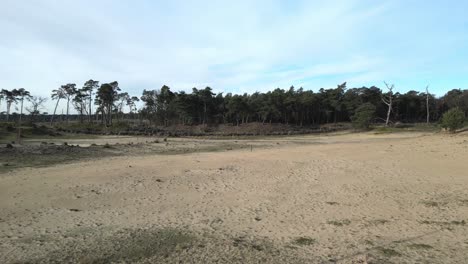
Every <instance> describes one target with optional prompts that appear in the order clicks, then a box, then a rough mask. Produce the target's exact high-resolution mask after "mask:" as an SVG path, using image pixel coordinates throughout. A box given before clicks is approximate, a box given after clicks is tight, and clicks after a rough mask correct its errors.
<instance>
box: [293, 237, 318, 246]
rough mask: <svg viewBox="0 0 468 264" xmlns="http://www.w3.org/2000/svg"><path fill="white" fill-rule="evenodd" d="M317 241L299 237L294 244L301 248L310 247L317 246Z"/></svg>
mask: <svg viewBox="0 0 468 264" xmlns="http://www.w3.org/2000/svg"><path fill="white" fill-rule="evenodd" d="M315 242H316V240H315V239H313V238H310V237H298V238H296V239H294V240H293V243H294V244H296V245H299V246H310V245H313V244H315Z"/></svg>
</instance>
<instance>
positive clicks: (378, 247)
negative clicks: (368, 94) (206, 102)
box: [0, 134, 468, 263]
mask: <svg viewBox="0 0 468 264" xmlns="http://www.w3.org/2000/svg"><path fill="white" fill-rule="evenodd" d="M308 139H310V138H309V137H303V138H300V137H294V138H291V140H292V141H294V140H308ZM315 139H316V140H317V138H315ZM318 143H322V144H313V145H303V146H301V145H298V144H289V143H288V139H287V138H285V139H284V140H283V141H278V145H277V146H276V147H274V148H269V149H258V150H257V149H254V150H253V151H252V152H251V151H250V149H245V150H234V151H228V152H217V153H192V154H185V155H172V156H163V155H158V156H144V157H135V156H125V157H113V158H105V159H101V160H96V161H88V162H81V163H76V164H68V165H61V166H55V167H49V168H40V169H23V170H18V171H14V172H11V173H8V174H3V175H0V208H1V211H0V261H1V262H2V263H5V262H6V263H13V262H26V261H32V262H41V261H42V262H50V261H52V260H56V261H57V262H63V261H64V262H67V261H68V262H77V261H82V262H100V261H101V262H105V260H106V259H107V260H113V261H117V260H119V259H121V258H124V256H127V257H128V256H130V255H132V256H131V257H128V258H127V260H128V261H137V262H138V261H139V262H145V261H147V262H153V261H162V262H171V263H172V262H174V261H182V262H192V261H194V262H215V261H218V262H221V263H223V262H239V263H246V262H264V261H266V262H275V261H276V262H278V263H281V262H283V263H284V262H297V263H301V262H302V263H303V262H304V261H309V262H313V263H328V262H330V263H333V262H339V263H364V262H363V261H365V260H366V259H367V261H369V262H371V263H372V261H374V262H375V263H381V262H383V261H386V262H390V263H393V262H394V263H405V262H407V263H414V262H428V263H467V262H468V253H467V252H468V225H467V224H466V221H468V137H467V136H462V135H459V136H447V135H420V134H406V135H379V136H376V135H370V134H351V135H341V136H340V135H338V136H330V137H320V138H319V140H318ZM116 243H117V244H116ZM96 245H100V246H99V247H101V248H99V250H95V248H96ZM152 245H154V247H152ZM116 247H117V248H118V249H117V250H116V249H115V248H116ZM155 247H157V248H158V249H155ZM118 252H120V253H118ZM123 253H125V254H123ZM119 254H120V255H119ZM66 256H69V257H70V258H66ZM359 261H362V262H359Z"/></svg>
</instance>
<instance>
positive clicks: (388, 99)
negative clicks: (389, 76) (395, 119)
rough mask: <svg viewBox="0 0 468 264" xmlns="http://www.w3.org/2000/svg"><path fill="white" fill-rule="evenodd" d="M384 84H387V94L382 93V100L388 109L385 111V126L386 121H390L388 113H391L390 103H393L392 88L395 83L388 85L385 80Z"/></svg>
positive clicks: (386, 124)
mask: <svg viewBox="0 0 468 264" xmlns="http://www.w3.org/2000/svg"><path fill="white" fill-rule="evenodd" d="M384 83H385V86H387V89H388V93H387V95H384V94H383V93H382V101H383V102H384V104H386V105H387V106H388V111H387V119H386V120H385V126H388V122H389V121H390V114H391V113H392V104H393V88H395V85H394V84H392V85H389V84H388V83H387V82H384Z"/></svg>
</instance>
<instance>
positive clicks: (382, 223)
mask: <svg viewBox="0 0 468 264" xmlns="http://www.w3.org/2000/svg"><path fill="white" fill-rule="evenodd" d="M388 222H390V221H388V220H386V219H375V220H370V221H369V223H370V224H373V225H384V224H386V223H388Z"/></svg>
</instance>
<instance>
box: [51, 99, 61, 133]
mask: <svg viewBox="0 0 468 264" xmlns="http://www.w3.org/2000/svg"><path fill="white" fill-rule="evenodd" d="M59 102H60V98H58V99H57V103H56V104H55V108H54V114H53V115H52V117H51V118H50V125H51V126H52V124H53V123H54V117H55V113H56V112H57V107H58V104H59Z"/></svg>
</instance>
